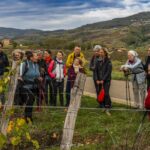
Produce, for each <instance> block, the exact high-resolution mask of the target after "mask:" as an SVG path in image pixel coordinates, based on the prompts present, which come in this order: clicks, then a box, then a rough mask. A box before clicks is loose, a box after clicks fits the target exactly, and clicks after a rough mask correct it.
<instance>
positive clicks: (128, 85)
mask: <svg viewBox="0 0 150 150" xmlns="http://www.w3.org/2000/svg"><path fill="white" fill-rule="evenodd" d="M127 89H128V94H129V95H128V96H129V97H128V101H129V105H130V108H131V95H130V83H129V79H128V77H127Z"/></svg>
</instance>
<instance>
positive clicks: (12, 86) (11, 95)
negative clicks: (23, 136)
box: [1, 61, 19, 135]
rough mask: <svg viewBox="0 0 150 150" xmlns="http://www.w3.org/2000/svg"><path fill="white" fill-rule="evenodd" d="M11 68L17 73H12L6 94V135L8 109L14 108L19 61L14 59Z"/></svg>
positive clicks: (5, 129)
mask: <svg viewBox="0 0 150 150" xmlns="http://www.w3.org/2000/svg"><path fill="white" fill-rule="evenodd" d="M11 69H12V71H14V73H15V74H13V75H11V77H10V83H9V87H8V92H7V94H6V102H5V106H4V109H3V113H2V119H1V133H3V134H4V135H6V134H7V132H6V131H7V126H8V123H9V117H6V113H7V111H8V110H10V109H12V106H13V102H14V96H15V91H16V87H17V82H18V72H19V65H18V62H17V61H13V63H12V68H11Z"/></svg>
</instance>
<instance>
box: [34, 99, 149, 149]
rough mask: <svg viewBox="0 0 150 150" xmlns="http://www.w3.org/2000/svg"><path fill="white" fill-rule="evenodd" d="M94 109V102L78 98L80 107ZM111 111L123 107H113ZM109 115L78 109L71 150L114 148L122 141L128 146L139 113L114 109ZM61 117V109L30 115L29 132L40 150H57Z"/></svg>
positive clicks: (120, 144)
mask: <svg viewBox="0 0 150 150" xmlns="http://www.w3.org/2000/svg"><path fill="white" fill-rule="evenodd" d="M96 106H97V103H96V101H95V99H93V98H90V97H83V98H82V108H83V107H86V108H96ZM113 108H125V106H123V105H118V104H113ZM111 113H112V116H111V117H110V116H107V115H106V114H105V113H104V112H103V111H102V110H100V109H91V110H86V109H80V111H79V113H78V117H77V121H76V127H75V132H74V139H73V143H74V144H75V145H74V146H73V150H85V149H86V150H92V149H93V150H96V149H97V150H99V149H116V147H117V148H119V147H120V146H122V145H125V142H126V140H125V139H126V138H127V139H128V140H127V142H129V143H130V144H129V145H130V147H131V145H132V144H133V138H134V137H135V133H136V130H137V128H138V125H139V122H140V120H141V117H142V115H143V113H142V112H132V111H128V112H127V111H115V110H114V111H111ZM65 116H66V112H65V111H64V109H49V110H44V111H43V112H42V113H35V114H34V125H33V129H32V132H33V135H34V136H35V137H37V140H38V141H39V143H40V144H41V149H47V150H50V149H51V150H57V149H59V144H60V140H61V134H62V128H63V124H64V119H65ZM145 125H147V124H145ZM106 130H108V131H109V132H106ZM113 141H114V142H113ZM114 145H116V146H114ZM45 146H46V147H48V148H44V147H45Z"/></svg>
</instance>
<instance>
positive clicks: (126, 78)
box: [125, 75, 129, 108]
mask: <svg viewBox="0 0 150 150" xmlns="http://www.w3.org/2000/svg"><path fill="white" fill-rule="evenodd" d="M125 77H126V102H127V108H128V106H129V105H128V83H127V82H128V76H127V75H125Z"/></svg>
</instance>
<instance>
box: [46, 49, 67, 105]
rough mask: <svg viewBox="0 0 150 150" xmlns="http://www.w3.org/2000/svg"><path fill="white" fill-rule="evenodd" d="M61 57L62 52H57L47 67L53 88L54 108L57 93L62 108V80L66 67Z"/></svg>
mask: <svg viewBox="0 0 150 150" xmlns="http://www.w3.org/2000/svg"><path fill="white" fill-rule="evenodd" d="M63 56H64V54H63V52H62V51H58V52H57V55H56V58H55V59H54V60H52V61H51V63H50V65H49V67H48V73H49V76H50V77H51V79H52V83H53V88H54V94H53V97H54V106H56V105H57V93H59V99H60V105H61V106H64V79H65V76H66V66H65V64H64V61H63Z"/></svg>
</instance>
